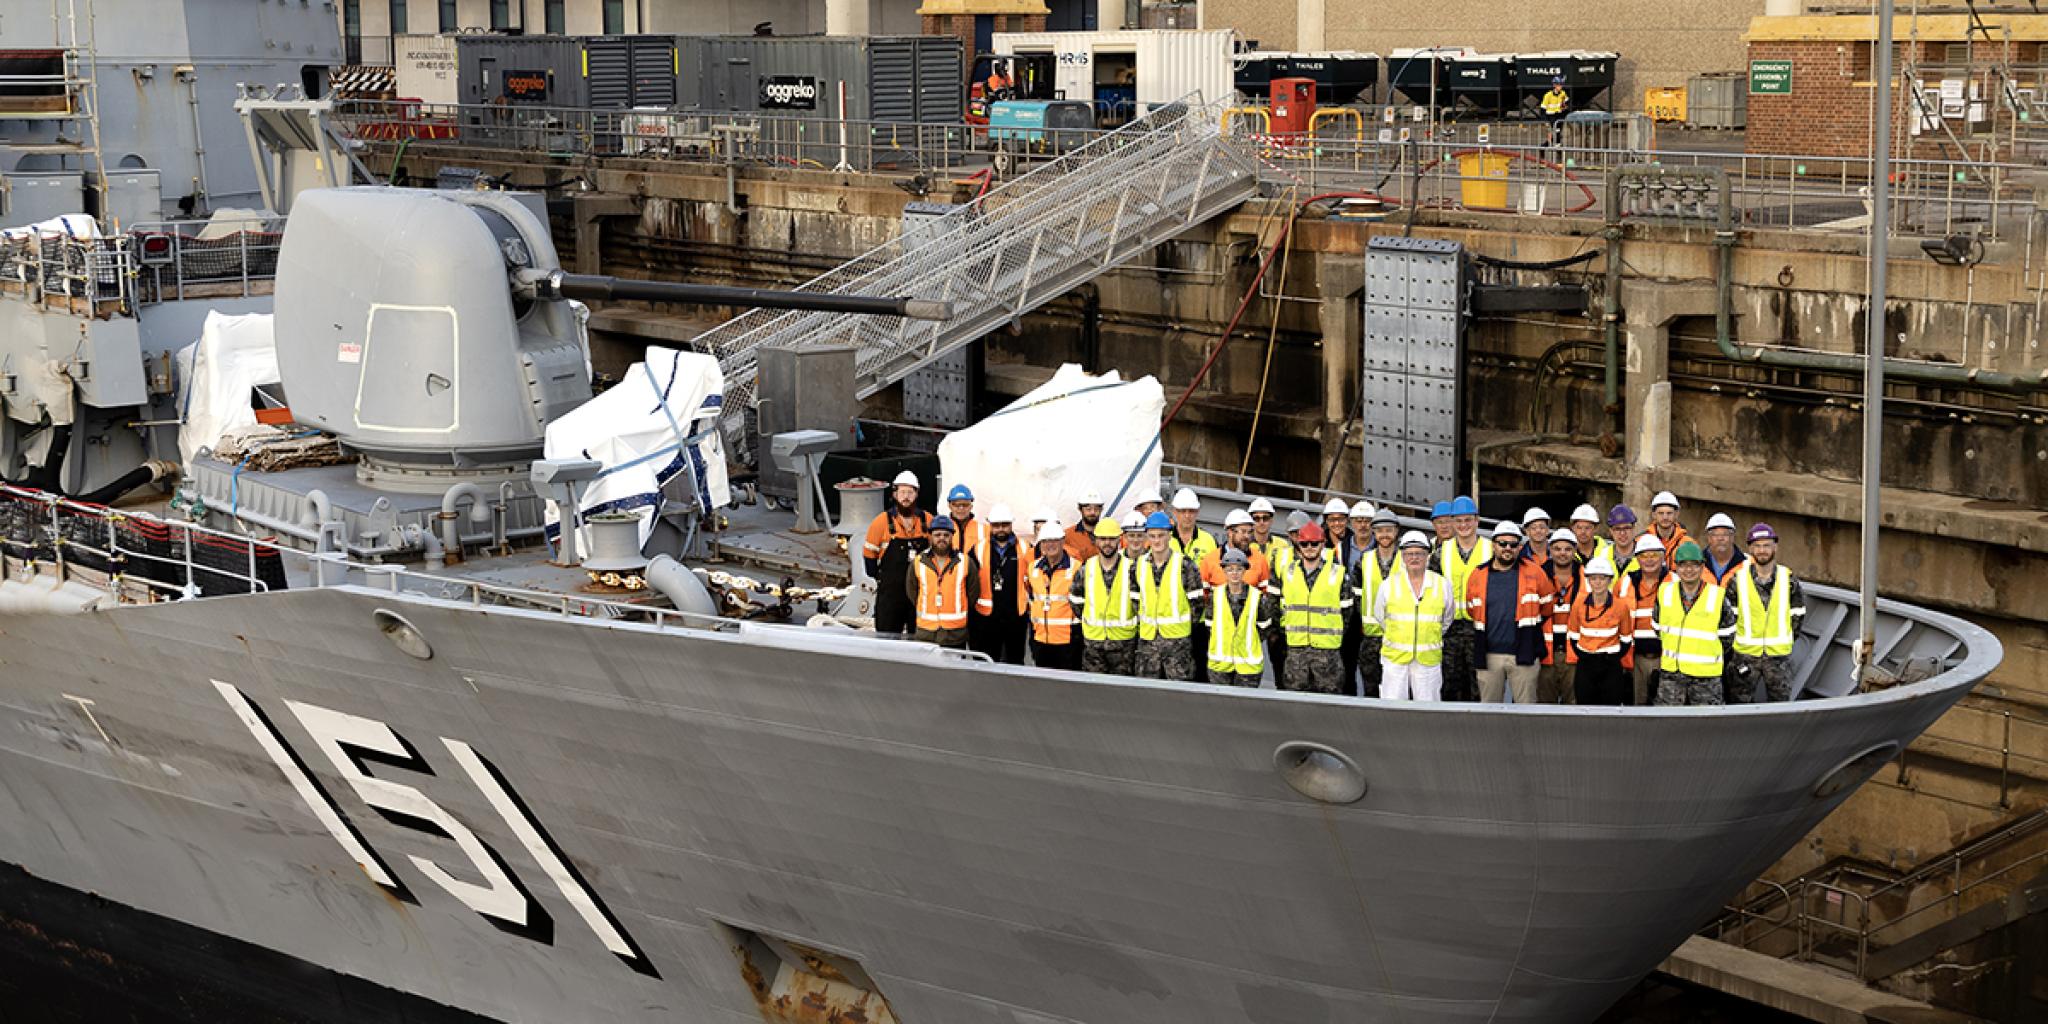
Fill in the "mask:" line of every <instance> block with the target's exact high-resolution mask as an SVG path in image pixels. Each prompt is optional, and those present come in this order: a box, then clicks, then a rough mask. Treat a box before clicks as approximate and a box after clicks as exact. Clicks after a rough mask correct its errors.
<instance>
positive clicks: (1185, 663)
mask: <svg viewBox="0 0 2048 1024" xmlns="http://www.w3.org/2000/svg"><path fill="white" fill-rule="evenodd" d="M1172 536H1173V520H1172V518H1171V517H1169V516H1168V515H1167V514H1166V513H1164V512H1154V513H1152V514H1151V515H1149V516H1147V517H1145V545H1146V550H1145V554H1143V555H1142V556H1140V557H1139V558H1138V559H1137V564H1136V565H1135V567H1134V568H1133V572H1135V573H1136V575H1137V578H1138V647H1137V653H1136V654H1135V655H1134V656H1133V658H1132V664H1131V671H1132V674H1133V675H1137V676H1140V677H1142V678H1146V679H1175V680H1179V681H1181V682H1192V681H1194V678H1195V646H1194V643H1193V636H1194V630H1195V618H1196V616H1197V612H1198V610H1199V609H1200V608H1201V607H1202V604H1203V597H1204V594H1203V591H1202V577H1201V574H1200V573H1198V572H1196V571H1195V562H1194V560H1193V559H1191V558H1189V557H1187V556H1186V555H1183V554H1181V553H1180V552H1179V551H1177V550H1175V549H1174V547H1173V544H1172V543H1171V541H1170V538H1171V537H1172Z"/></svg>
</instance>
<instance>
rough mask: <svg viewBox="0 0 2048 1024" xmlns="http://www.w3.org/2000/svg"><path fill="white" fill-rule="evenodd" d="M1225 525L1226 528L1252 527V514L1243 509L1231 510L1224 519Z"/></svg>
mask: <svg viewBox="0 0 2048 1024" xmlns="http://www.w3.org/2000/svg"><path fill="white" fill-rule="evenodd" d="M1223 525H1224V526H1225V527H1231V526H1250V525H1252V514H1251V513H1250V512H1246V511H1245V510H1244V509H1241V508H1234V509H1231V510H1230V514H1229V515H1227V516H1224V517H1223Z"/></svg>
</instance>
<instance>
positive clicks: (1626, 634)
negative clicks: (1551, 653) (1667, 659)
mask: <svg viewBox="0 0 2048 1024" xmlns="http://www.w3.org/2000/svg"><path fill="white" fill-rule="evenodd" d="M1562 546H1563V545H1562V544H1560V545H1559V547H1562ZM1574 568H1576V566H1574ZM1614 577H1615V571H1614V560H1613V559H1610V558H1607V557H1606V556H1604V555H1603V556H1601V557H1599V558H1595V559H1593V560H1592V561H1591V562H1588V563H1586V568H1585V581H1586V585H1585V590H1584V591H1583V592H1581V593H1580V594H1579V595H1578V596H1577V597H1575V598H1574V599H1573V600H1572V602H1571V609H1570V611H1569V613H1568V614H1567V616H1566V633H1565V635H1566V638H1567V641H1566V645H1565V656H1566V658H1567V659H1568V660H1569V661H1570V662H1571V665H1572V668H1573V670H1574V671H1573V688H1574V690H1575V692H1576V696H1577V701H1578V703H1580V704H1605V705H1624V704H1627V703H1628V702H1629V696H1630V682H1629V671H1628V665H1629V660H1630V650H1629V649H1630V648H1631V647H1632V646H1634V640H1635V635H1634V634H1635V602H1634V600H1632V599H1631V598H1630V596H1629V594H1628V591H1627V590H1625V589H1622V588H1618V587H1616V586H1615V585H1614Z"/></svg>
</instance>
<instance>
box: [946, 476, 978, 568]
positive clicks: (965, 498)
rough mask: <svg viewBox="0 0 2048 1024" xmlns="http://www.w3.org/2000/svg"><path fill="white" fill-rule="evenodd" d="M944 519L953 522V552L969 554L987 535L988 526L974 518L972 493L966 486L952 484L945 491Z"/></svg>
mask: <svg viewBox="0 0 2048 1024" xmlns="http://www.w3.org/2000/svg"><path fill="white" fill-rule="evenodd" d="M946 518H948V519H951V520H952V521H953V532H954V539H953V550H955V551H960V552H963V553H964V552H969V551H974V550H977V549H978V548H979V547H980V546H981V539H982V538H983V537H985V536H987V535H988V524H987V523H984V522H982V521H981V520H979V519H976V518H975V517H974V492H973V491H971V490H968V489H967V485H966V484H954V485H953V486H952V487H950V488H947V490H946Z"/></svg>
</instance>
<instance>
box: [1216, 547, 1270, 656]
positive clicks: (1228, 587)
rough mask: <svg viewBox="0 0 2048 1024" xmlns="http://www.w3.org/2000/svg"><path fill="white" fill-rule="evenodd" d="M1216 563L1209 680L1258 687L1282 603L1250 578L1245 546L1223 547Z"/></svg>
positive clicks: (1249, 560) (1248, 554) (1248, 557)
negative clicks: (1219, 580)
mask: <svg viewBox="0 0 2048 1024" xmlns="http://www.w3.org/2000/svg"><path fill="white" fill-rule="evenodd" d="M1245 526H1246V528H1247V529H1249V528H1250V526H1251V524H1250V523H1246V524H1245ZM1217 564H1218V569H1219V571H1220V572H1221V573H1222V574H1223V582H1222V583H1221V584H1218V585H1216V586H1213V587H1211V588H1210V590H1209V602H1208V603H1209V607H1208V613H1209V615H1208V618H1209V648H1208V650H1209V681H1210V682H1211V683H1215V684H1217V685H1219V686H1253V687H1255V686H1258V685H1259V680H1260V679H1261V678H1262V677H1263V676H1264V675H1265V673H1266V646H1267V638H1268V636H1269V635H1270V634H1271V633H1272V630H1273V622H1274V619H1275V618H1276V617H1277V614H1278V611H1279V601H1278V599H1276V598H1275V597H1274V596H1273V595H1272V594H1270V593H1267V592H1266V591H1264V590H1262V589H1260V588H1259V587H1256V586H1253V585H1252V584H1251V583H1250V582H1248V581H1247V580H1246V575H1247V574H1248V573H1249V571H1250V569H1251V565H1252V559H1251V554H1250V553H1249V552H1247V551H1245V550H1244V549H1243V548H1236V547H1233V548H1228V549H1226V550H1224V551H1223V553H1222V554H1221V555H1220V556H1219V558H1218V560H1217Z"/></svg>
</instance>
